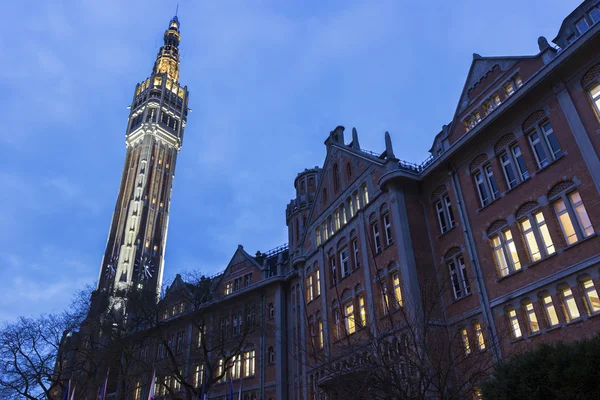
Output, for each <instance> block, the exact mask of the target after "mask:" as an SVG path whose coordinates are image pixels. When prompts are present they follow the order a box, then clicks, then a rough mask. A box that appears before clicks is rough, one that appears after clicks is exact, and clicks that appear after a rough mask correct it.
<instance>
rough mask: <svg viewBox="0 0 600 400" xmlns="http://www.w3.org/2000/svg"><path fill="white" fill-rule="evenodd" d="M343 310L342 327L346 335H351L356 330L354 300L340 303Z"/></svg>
mask: <svg viewBox="0 0 600 400" xmlns="http://www.w3.org/2000/svg"><path fill="white" fill-rule="evenodd" d="M342 307H343V310H344V329H345V330H346V334H347V335H352V334H354V333H355V332H356V320H355V318H354V302H353V301H352V300H350V301H348V302H346V303H344V304H343V305H342Z"/></svg>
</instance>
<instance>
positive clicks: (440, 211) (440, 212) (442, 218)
mask: <svg viewBox="0 0 600 400" xmlns="http://www.w3.org/2000/svg"><path fill="white" fill-rule="evenodd" d="M435 210H436V212H437V217H438V222H439V223H440V230H441V231H442V233H445V232H446V231H447V230H448V223H447V222H446V213H445V212H444V205H443V204H442V201H441V200H440V201H438V202H437V203H435Z"/></svg>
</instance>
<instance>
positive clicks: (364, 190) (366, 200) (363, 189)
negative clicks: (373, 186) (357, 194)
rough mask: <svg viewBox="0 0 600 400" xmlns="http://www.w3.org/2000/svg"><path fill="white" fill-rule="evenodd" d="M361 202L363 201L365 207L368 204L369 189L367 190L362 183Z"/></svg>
mask: <svg viewBox="0 0 600 400" xmlns="http://www.w3.org/2000/svg"><path fill="white" fill-rule="evenodd" d="M362 197H363V198H362V200H363V205H365V206H366V205H367V204H369V189H367V184H366V183H363V184H362Z"/></svg>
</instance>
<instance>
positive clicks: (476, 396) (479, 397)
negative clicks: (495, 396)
mask: <svg viewBox="0 0 600 400" xmlns="http://www.w3.org/2000/svg"><path fill="white" fill-rule="evenodd" d="M473 392H474V393H473V400H483V393H482V392H481V389H480V388H478V387H475V388H474V389H473Z"/></svg>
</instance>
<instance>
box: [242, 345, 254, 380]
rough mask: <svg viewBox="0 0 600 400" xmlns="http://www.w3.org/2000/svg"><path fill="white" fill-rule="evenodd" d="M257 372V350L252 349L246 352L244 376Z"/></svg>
mask: <svg viewBox="0 0 600 400" xmlns="http://www.w3.org/2000/svg"><path fill="white" fill-rule="evenodd" d="M255 372H256V351H255V350H250V351H246V352H245V353H244V377H249V376H254V374H255Z"/></svg>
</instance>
